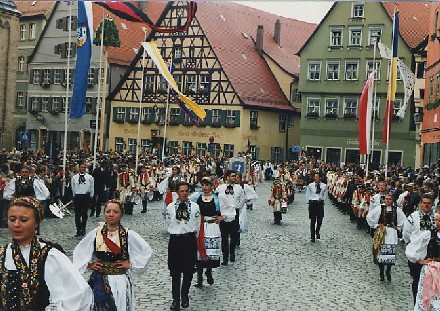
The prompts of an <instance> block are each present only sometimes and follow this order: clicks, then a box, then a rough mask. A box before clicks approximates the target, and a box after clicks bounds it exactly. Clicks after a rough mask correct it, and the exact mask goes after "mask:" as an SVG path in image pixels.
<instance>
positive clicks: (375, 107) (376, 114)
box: [372, 97, 380, 120]
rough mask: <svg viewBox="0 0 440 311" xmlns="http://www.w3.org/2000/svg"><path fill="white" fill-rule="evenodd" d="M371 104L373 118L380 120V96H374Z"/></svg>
mask: <svg viewBox="0 0 440 311" xmlns="http://www.w3.org/2000/svg"><path fill="white" fill-rule="evenodd" d="M372 104H373V107H372V108H373V110H372V111H373V120H380V109H379V108H380V98H379V97H376V102H374V98H373V101H372Z"/></svg>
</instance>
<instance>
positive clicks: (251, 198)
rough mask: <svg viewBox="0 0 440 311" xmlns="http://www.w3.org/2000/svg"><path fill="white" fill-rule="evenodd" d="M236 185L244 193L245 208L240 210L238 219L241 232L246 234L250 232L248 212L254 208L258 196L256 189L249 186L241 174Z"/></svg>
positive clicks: (238, 175) (238, 174)
mask: <svg viewBox="0 0 440 311" xmlns="http://www.w3.org/2000/svg"><path fill="white" fill-rule="evenodd" d="M236 183H237V184H239V185H240V186H241V187H242V188H243V192H244V202H243V206H242V207H241V208H240V215H239V218H238V219H239V225H240V232H246V231H247V230H248V226H247V223H248V216H247V210H248V209H252V206H253V204H254V202H256V201H257V198H258V196H257V193H256V192H255V190H254V187H252V186H250V185H248V184H247V183H246V181H244V180H243V177H242V175H241V174H240V173H237V179H236ZM244 205H246V206H244Z"/></svg>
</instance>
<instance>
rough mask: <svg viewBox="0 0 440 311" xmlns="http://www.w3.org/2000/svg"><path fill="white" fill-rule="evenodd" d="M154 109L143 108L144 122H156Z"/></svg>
mask: <svg viewBox="0 0 440 311" xmlns="http://www.w3.org/2000/svg"><path fill="white" fill-rule="evenodd" d="M154 117H155V116H154V108H143V109H142V120H144V121H150V122H153V121H154Z"/></svg>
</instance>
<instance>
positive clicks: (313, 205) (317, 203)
mask: <svg viewBox="0 0 440 311" xmlns="http://www.w3.org/2000/svg"><path fill="white" fill-rule="evenodd" d="M313 178H314V180H315V181H314V182H312V183H310V184H309V185H308V186H307V188H306V201H307V202H308V204H309V219H310V240H311V242H313V243H314V242H315V235H316V239H318V240H319V239H320V238H321V234H320V230H321V225H322V220H323V218H324V201H325V199H326V198H327V186H326V185H325V184H324V183H322V182H321V177H320V175H319V174H318V173H315V174H314V177H313ZM315 226H316V227H315Z"/></svg>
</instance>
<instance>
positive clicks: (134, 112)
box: [130, 107, 139, 120]
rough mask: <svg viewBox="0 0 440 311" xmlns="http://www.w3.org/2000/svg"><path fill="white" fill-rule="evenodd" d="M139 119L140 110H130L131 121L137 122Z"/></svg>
mask: <svg viewBox="0 0 440 311" xmlns="http://www.w3.org/2000/svg"><path fill="white" fill-rule="evenodd" d="M138 117H139V110H138V108H135V107H131V108H130V120H137V118H138Z"/></svg>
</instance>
